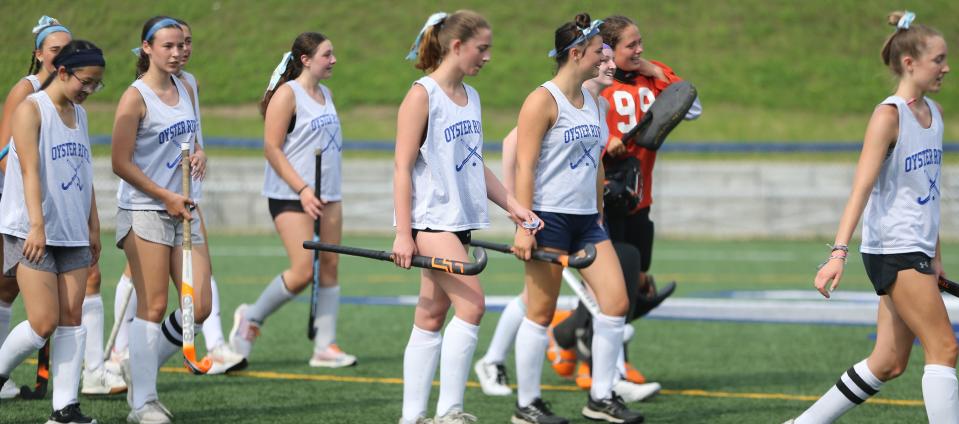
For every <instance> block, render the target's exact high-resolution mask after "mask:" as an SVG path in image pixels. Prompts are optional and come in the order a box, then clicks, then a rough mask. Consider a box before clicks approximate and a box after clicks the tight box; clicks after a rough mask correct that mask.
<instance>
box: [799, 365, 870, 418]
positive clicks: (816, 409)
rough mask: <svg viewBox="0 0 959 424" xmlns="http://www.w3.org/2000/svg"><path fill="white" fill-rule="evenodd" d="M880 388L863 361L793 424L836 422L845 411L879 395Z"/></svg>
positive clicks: (843, 376) (850, 369)
mask: <svg viewBox="0 0 959 424" xmlns="http://www.w3.org/2000/svg"><path fill="white" fill-rule="evenodd" d="M881 387H882V381H880V380H879V379H878V378H877V377H876V376H875V375H874V374H873V373H872V371H871V370H869V367H868V366H866V360H865V359H863V360H862V361H859V363H857V364H856V365H853V366H852V368H849V369H848V370H846V372H845V373H843V374H842V375H841V376H839V381H837V382H836V384H835V385H833V386H832V387H831V388H829V390H828V391H827V392H826V394H824V395H822V397H820V398H819V400H817V401H816V403H814V404H813V405H812V406H810V407H809V409H807V410H806V411H805V412H803V413H802V415H800V416H799V418H796V421H795V423H796V424H828V423H831V422H833V421H836V420H837V419H839V417H840V416H842V414H845V413H846V411H848V410H850V409H852V408H853V407H854V406H856V405H859V404H860V403H863V402H865V401H866V399H869V398H870V397H872V396H873V395H875V394H876V393H879V389H880V388H881Z"/></svg>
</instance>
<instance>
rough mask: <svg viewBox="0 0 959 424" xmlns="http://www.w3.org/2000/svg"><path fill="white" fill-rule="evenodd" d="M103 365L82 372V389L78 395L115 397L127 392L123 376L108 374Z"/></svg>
mask: <svg viewBox="0 0 959 424" xmlns="http://www.w3.org/2000/svg"><path fill="white" fill-rule="evenodd" d="M105 365H106V364H104V366H101V367H100V368H97V369H95V370H93V371H86V370H84V371H83V388H82V389H80V393H82V394H85V395H115V394H117V393H123V392H125V391H127V383H126V382H125V381H123V375H122V374H115V373H113V372H110V371H109V370H107V368H106V366H105Z"/></svg>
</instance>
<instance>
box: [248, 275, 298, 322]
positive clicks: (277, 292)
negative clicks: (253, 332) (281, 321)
mask: <svg viewBox="0 0 959 424" xmlns="http://www.w3.org/2000/svg"><path fill="white" fill-rule="evenodd" d="M294 297H296V294H294V293H291V292H290V291H289V290H287V288H286V285H285V284H284V283H283V274H280V275H277V276H276V277H274V278H273V281H271V282H270V284H269V285H268V286H266V288H265V289H263V293H260V297H259V298H258V299H256V303H254V304H253V305H250V307H249V308H247V309H246V319H248V320H250V321H253V322H256V323H259V324H262V323H263V321H265V320H266V317H268V316H270V314H272V313H273V312H275V311H276V310H277V309H280V307H281V306H283V305H284V304H286V302H289V301H290V300H292V299H293V298H294Z"/></svg>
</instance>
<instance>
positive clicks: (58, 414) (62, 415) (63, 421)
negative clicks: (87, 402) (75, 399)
mask: <svg viewBox="0 0 959 424" xmlns="http://www.w3.org/2000/svg"><path fill="white" fill-rule="evenodd" d="M46 424H97V420H95V419H93V418H90V417H88V416H86V415H83V413H82V412H80V404H79V403H72V404H70V405H67V406H65V407H63V409H60V410H58V411H53V413H52V414H50V419H49V420H47V423H46Z"/></svg>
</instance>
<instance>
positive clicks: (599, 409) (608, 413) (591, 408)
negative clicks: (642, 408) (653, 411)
mask: <svg viewBox="0 0 959 424" xmlns="http://www.w3.org/2000/svg"><path fill="white" fill-rule="evenodd" d="M587 397H588V398H589V400H588V401H587V402H586V406H584V407H583V416H584V417H586V418H589V419H591V420H593V421H602V422H607V423H624V424H635V423H641V422H643V414H641V413H640V412H639V411H633V410H630V409H627V408H626V404H624V403H623V399H622V398H620V397H619V395H617V394H616V393H613V396H612V397H611V398H609V399H603V400H593V397H592V396H589V395H587Z"/></svg>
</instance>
